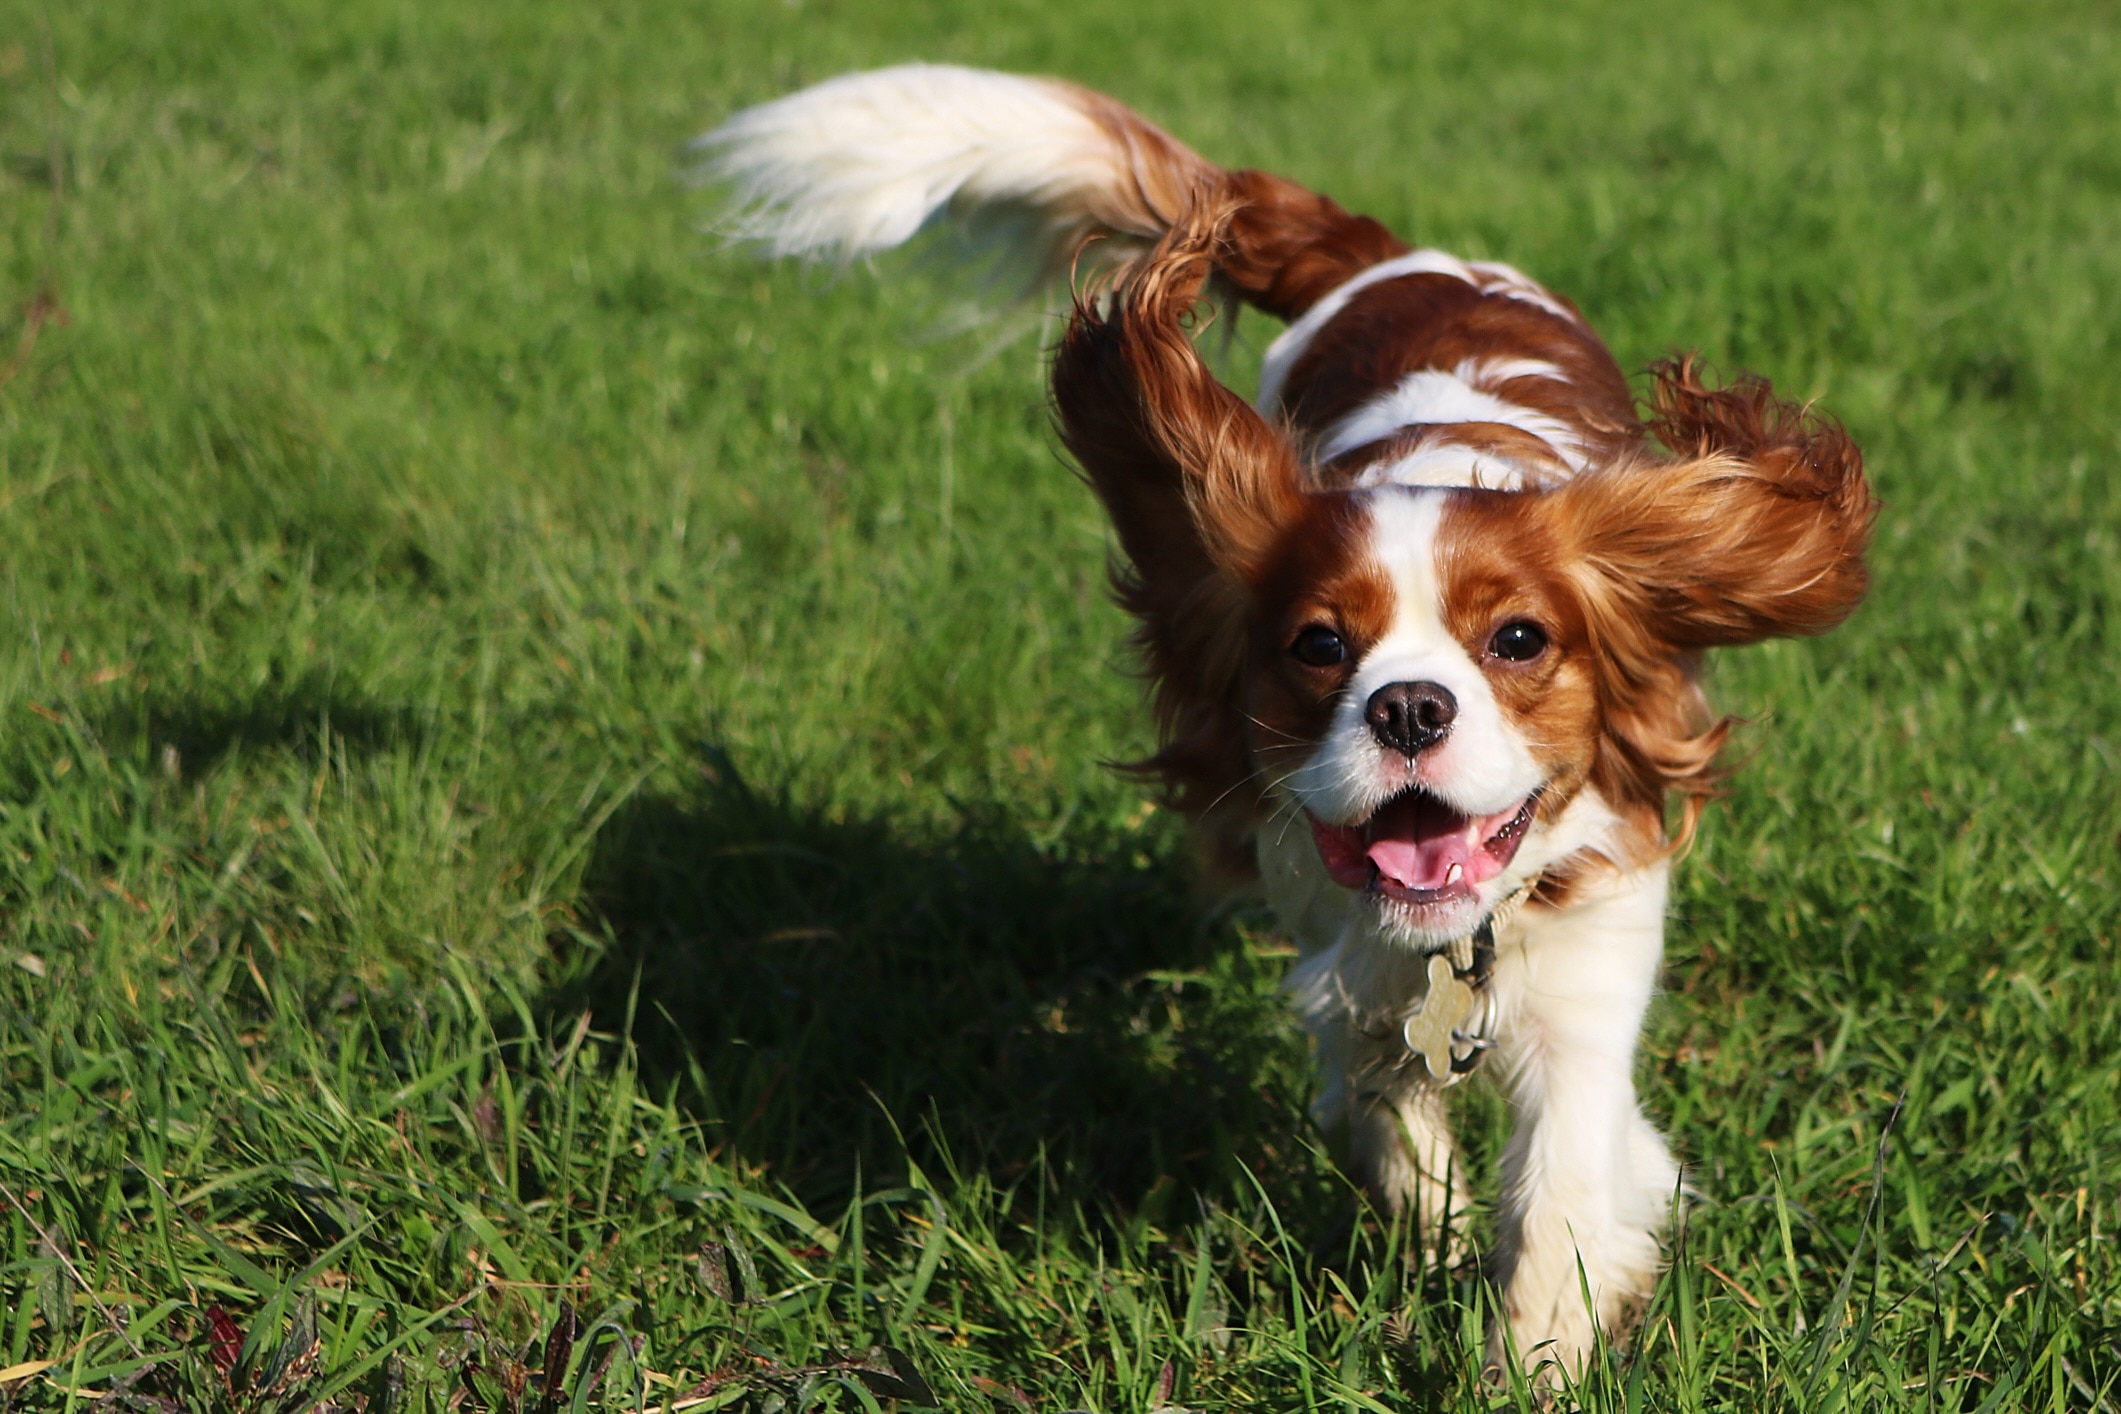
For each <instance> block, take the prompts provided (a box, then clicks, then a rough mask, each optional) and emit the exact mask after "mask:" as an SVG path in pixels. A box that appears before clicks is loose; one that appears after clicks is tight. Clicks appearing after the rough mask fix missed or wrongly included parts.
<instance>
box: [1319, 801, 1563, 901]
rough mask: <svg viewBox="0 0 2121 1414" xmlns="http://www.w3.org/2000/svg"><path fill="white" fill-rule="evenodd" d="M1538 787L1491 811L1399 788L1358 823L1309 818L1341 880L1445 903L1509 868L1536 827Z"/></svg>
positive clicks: (1352, 885)
mask: <svg viewBox="0 0 2121 1414" xmlns="http://www.w3.org/2000/svg"><path fill="white" fill-rule="evenodd" d="M1538 804H1539V792H1538V791H1536V790H1535V791H1533V792H1532V793H1531V794H1530V795H1528V796H1526V797H1525V798H1524V799H1523V800H1521V801H1519V802H1518V803H1517V804H1515V805H1513V806H1511V807H1509V808H1508V809H1507V810H1502V811H1498V812H1497V813H1495V814H1493V815H1482V816H1477V817H1476V816H1470V815H1461V814H1459V813H1458V812H1457V811H1456V810H1453V809H1452V808H1451V807H1450V806H1448V805H1446V804H1444V803H1443V802H1442V801H1441V800H1438V799H1437V798H1436V797H1435V796H1433V795H1430V794H1429V793H1428V792H1427V791H1425V790H1423V789H1422V788H1421V787H1419V786H1413V787H1410V788H1409V789H1407V790H1404V791H1401V792H1400V793H1399V794H1398V795H1395V796H1393V797H1392V798H1391V799H1390V800H1388V801H1386V802H1385V803H1384V804H1383V805H1382V806H1380V807H1379V808H1378V810H1377V813H1376V814H1374V815H1372V816H1371V817H1370V818H1369V819H1367V820H1365V821H1363V822H1362V823H1361V824H1359V825H1328V824H1326V823H1324V822H1323V821H1321V820H1320V819H1318V817H1317V816H1315V815H1314V816H1312V817H1310V818H1311V836H1312V838H1313V839H1314V840H1316V841H1317V843H1318V857H1319V858H1320V859H1322V860H1323V861H1325V866H1326V872H1327V873H1328V874H1331V875H1332V876H1333V882H1334V883H1336V884H1339V885H1341V886H1342V887H1343V888H1349V889H1362V890H1364V891H1366V892H1369V893H1375V894H1382V895H1383V896H1384V897H1386V898H1389V899H1397V900H1398V901H1400V902H1401V903H1416V904H1424V903H1447V902H1451V901H1453V900H1456V899H1461V898H1466V897H1470V896H1471V895H1472V893H1473V890H1474V888H1475V887H1476V886H1478V885H1480V884H1484V883H1486V882H1487V881H1488V880H1490V879H1492V878H1494V877H1495V876H1496V875H1497V874H1500V873H1501V872H1502V871H1503V870H1505V869H1507V868H1508V867H1509V865H1510V861H1511V860H1512V859H1514V858H1516V856H1517V847H1518V846H1519V845H1520V844H1522V843H1524V837H1525V832H1526V831H1527V830H1529V829H1531V827H1532V811H1533V808H1534V807H1535V806H1537V805H1538Z"/></svg>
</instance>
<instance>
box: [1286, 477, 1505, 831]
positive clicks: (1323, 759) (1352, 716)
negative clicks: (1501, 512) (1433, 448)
mask: <svg viewBox="0 0 2121 1414" xmlns="http://www.w3.org/2000/svg"><path fill="white" fill-rule="evenodd" d="M1364 500H1365V502H1366V503H1367V504H1366V509H1367V511H1368V514H1369V528H1368V536H1367V541H1368V544H1367V549H1368V552H1369V558H1370V559H1371V561H1372V562H1373V563H1375V564H1376V565H1377V566H1378V567H1379V568H1380V569H1382V570H1383V571H1384V572H1385V575H1386V577H1387V579H1388V580H1389V581H1390V583H1391V586H1392V611H1391V619H1390V624H1389V627H1388V628H1387V629H1386V631H1385V633H1384V634H1383V635H1382V636H1381V637H1380V638H1379V639H1378V640H1377V642H1376V643H1374V644H1372V645H1370V648H1369V650H1368V651H1367V652H1366V653H1364V654H1363V657H1362V661H1361V662H1360V663H1358V664H1357V665H1356V669H1355V674H1354V676H1353V677H1352V678H1350V679H1349V681H1348V686H1347V688H1346V690H1345V692H1344V693H1343V695H1342V697H1341V701H1340V704H1339V705H1338V706H1337V707H1336V708H1335V709H1334V713H1333V723H1332V726H1331V727H1330V728H1328V730H1327V732H1326V737H1325V740H1324V741H1323V742H1321V743H1320V745H1319V749H1318V750H1317V752H1315V753H1314V754H1313V756H1312V758H1311V760H1310V761H1309V762H1307V763H1306V764H1305V765H1304V766H1303V768H1302V769H1300V770H1299V771H1298V772H1297V773H1296V775H1295V776H1294V777H1293V778H1292V779H1291V781H1290V784H1291V786H1292V787H1293V788H1294V789H1295V792H1296V794H1297V795H1298V797H1299V798H1300V799H1302V801H1303V803H1304V804H1305V805H1306V806H1307V807H1308V808H1309V809H1310V810H1311V813H1312V814H1314V815H1316V816H1317V817H1318V818H1319V819H1321V820H1323V821H1326V822H1327V823H1330V824H1353V823H1358V822H1360V821H1362V820H1366V819H1368V818H1369V817H1370V815H1371V814H1373V813H1374V812H1375V811H1376V810H1377V808H1378V807H1379V806H1381V805H1383V804H1384V803H1385V801H1387V800H1389V799H1390V798H1391V797H1392V796H1394V795H1396V794H1398V793H1399V792H1400V791H1402V790H1404V789H1405V788H1406V787H1407V786H1409V785H1412V784H1417V783H1418V784H1420V785H1421V786H1422V787H1423V788H1424V789H1425V790H1427V791H1428V792H1430V793H1431V794H1432V795H1435V796H1437V797H1439V798H1440V799H1442V800H1443V801H1445V802H1446V803H1447V804H1449V805H1451V806H1452V807H1453V808H1454V809H1457V810H1459V811H1461V812H1462V813H1464V814H1466V815H1469V816H1482V815H1491V814H1493V813H1495V812H1497V811H1500V810H1504V809H1506V808H1508V807H1510V806H1513V805H1515V804H1516V803H1517V802H1519V801H1521V800H1523V799H1524V798H1525V796H1526V795H1528V794H1530V793H1531V792H1532V791H1533V790H1535V789H1536V788H1537V787H1538V786H1539V785H1540V783H1541V780H1542V775H1541V772H1540V768H1539V763H1538V762H1537V761H1536V760H1534V759H1533V757H1532V754H1531V752H1530V751H1529V750H1528V749H1527V747H1526V745H1525V742H1524V740H1523V737H1522V736H1521V734H1520V733H1519V732H1518V730H1517V729H1516V728H1515V727H1514V726H1513V725H1511V723H1510V721H1509V720H1508V718H1507V717H1505V715H1504V714H1503V711H1502V707H1501V704H1499V703H1498V702H1497V701H1496V700H1495V694H1494V693H1493V692H1492V691H1490V689H1489V687H1488V683H1487V678H1486V676H1485V675H1484V674H1483V673H1482V671H1481V668H1480V664H1479V663H1478V662H1477V661H1476V660H1475V658H1474V656H1473V654H1472V653H1471V652H1469V651H1468V650H1467V648H1466V646H1465V645H1464V644H1462V643H1460V642H1458V640H1457V639H1456V638H1454V637H1453V636H1452V633H1451V630H1450V626H1449V624H1448V623H1447V621H1446V619H1445V614H1444V594H1445V593H1446V585H1445V582H1444V579H1443V576H1442V574H1441V573H1440V569H1439V566H1438V563H1437V549H1438V543H1439V540H1440V538H1441V532H1442V528H1443V520H1444V514H1445V510H1446V507H1447V505H1448V501H1449V493H1448V492H1445V491H1439V490H1434V489H1427V488H1423V489H1410V488H1406V487H1397V486H1394V487H1381V488H1379V489H1377V490H1374V491H1370V492H1367V493H1364ZM1399 682H1407V683H1416V682H1426V683H1435V684H1436V685H1438V686H1440V687H1442V688H1443V689H1445V690H1446V691H1448V692H1449V693H1450V694H1451V696H1452V697H1453V698H1454V699H1456V701H1457V703H1458V714H1457V717H1456V719H1455V720H1454V721H1453V722H1452V724H1451V730H1450V734H1449V735H1448V736H1447V737H1446V738H1445V739H1444V740H1443V741H1442V742H1440V743H1439V744H1437V745H1435V746H1433V747H1430V748H1429V749H1428V750H1426V751H1424V752H1422V753H1421V755H1420V757H1419V758H1418V761H1417V762H1416V763H1413V764H1412V765H1411V766H1410V764H1409V762H1408V760H1407V758H1406V757H1405V756H1404V755H1401V754H1400V753H1398V752H1394V751H1391V750H1389V749H1388V748H1386V747H1384V746H1383V745H1382V744H1381V743H1379V741H1378V740H1377V738H1376V737H1375V736H1374V735H1373V734H1372V733H1371V731H1370V726H1369V723H1368V721H1367V720H1366V718H1365V709H1366V707H1367V706H1368V704H1369V701H1370V696H1371V694H1373V693H1375V692H1376V691H1377V690H1378V689H1379V688H1381V687H1385V686H1388V685H1390V684H1392V683H1399Z"/></svg>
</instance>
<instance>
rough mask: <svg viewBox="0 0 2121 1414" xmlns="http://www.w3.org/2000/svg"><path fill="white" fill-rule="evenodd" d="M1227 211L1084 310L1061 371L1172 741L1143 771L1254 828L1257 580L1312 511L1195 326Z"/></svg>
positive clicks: (1193, 226)
mask: <svg viewBox="0 0 2121 1414" xmlns="http://www.w3.org/2000/svg"><path fill="white" fill-rule="evenodd" d="M1226 214H1227V213H1226V210H1225V209H1223V208H1219V207H1217V206H1214V205H1211V204H1208V203H1202V204H1201V205H1200V206H1199V207H1197V208H1196V209H1195V211H1194V212H1193V213H1192V214H1191V215H1190V216H1189V219H1188V220H1187V221H1185V222H1184V223H1182V224H1181V225H1179V226H1177V227H1174V228H1173V230H1172V231H1171V232H1170V234H1169V235H1167V236H1166V237H1165V238H1164V240H1163V241H1162V242H1161V243H1160V244H1159V245H1158V247H1157V248H1156V250H1155V252H1154V253H1153V254H1152V255H1151V256H1150V257H1149V258H1148V259H1147V260H1146V261H1144V262H1143V263H1142V265H1141V266H1140V267H1139V268H1138V269H1137V270H1136V271H1135V272H1134V273H1133V274H1132V275H1131V276H1129V277H1128V278H1127V279H1126V280H1125V282H1124V285H1123V288H1122V289H1121V291H1120V292H1119V293H1118V294H1116V295H1115V296H1114V297H1113V304H1112V309H1111V311H1110V313H1109V314H1106V313H1101V312H1100V311H1099V310H1098V309H1097V308H1096V307H1095V306H1094V305H1093V304H1092V303H1090V302H1088V301H1086V300H1078V301H1077V303H1076V306H1075V312H1074V317H1073V318H1072V320H1071V321H1070V323H1069V326H1068V332H1067V334H1066V336H1065V337H1064V338H1063V339H1062V341H1061V345H1060V349H1059V351H1058V352H1057V354H1056V355H1055V358H1054V364H1053V402H1054V408H1055V410H1056V412H1057V414H1058V416H1059V419H1060V425H1061V434H1062V437H1063V439H1064V440H1065V441H1066V443H1067V445H1068V450H1069V451H1070V452H1071V453H1073V454H1074V456H1075V458H1076V461H1077V462H1078V463H1079V464H1080V465H1081V466H1082V468H1083V472H1084V474H1085V476H1086V477H1087V478H1088V479H1089V482H1090V484H1091V486H1092V488H1093V489H1095V490H1096V492H1097V493H1098V495H1099V497H1100V498H1101V499H1102V500H1103V501H1104V503H1105V507H1106V509H1107V510H1108V511H1109V512H1110V513H1111V516H1112V524H1113V527H1114V529H1115V530H1116V531H1117V533H1118V536H1119V543H1120V549H1121V551H1122V553H1123V554H1124V556H1125V564H1124V565H1115V566H1114V568H1113V588H1114V592H1115V593H1116V594H1117V596H1118V598H1119V601H1120V603H1121V604H1122V605H1123V606H1124V607H1125V608H1126V609H1127V611H1128V612H1129V613H1131V614H1133V615H1134V616H1135V618H1136V619H1138V620H1139V621H1140V625H1141V626H1140V629H1139V631H1138V634H1137V641H1138V643H1139V644H1140V647H1141V650H1142V653H1143V657H1144V659H1145V661H1146V665H1147V667H1148V670H1149V675H1150V677H1151V679H1152V681H1153V683H1154V685H1155V686H1154V700H1155V707H1156V716H1157V723H1158V726H1159V727H1160V728H1161V737H1162V747H1161V749H1160V750H1159V751H1158V752H1157V754H1156V755H1155V756H1154V757H1153V758H1151V759H1150V760H1149V761H1148V762H1146V763H1143V764H1144V766H1145V767H1146V768H1147V769H1149V770H1151V771H1152V772H1154V773H1156V774H1158V775H1160V776H1161V777H1162V778H1163V779H1164V781H1165V782H1166V784H1167V785H1168V786H1169V787H1170V789H1171V792H1172V794H1173V796H1174V798H1175V800H1176V802H1177V803H1178V804H1179V805H1180V807H1181V808H1183V809H1185V810H1187V811H1188V812H1189V813H1191V814H1193V815H1195V816H1197V817H1207V816H1209V815H1211V814H1212V813H1214V812H1215V811H1216V810H1217V808H1218V807H1224V808H1225V812H1226V814H1227V815H1228V816H1229V817H1230V829H1231V830H1232V831H1234V832H1238V833H1241V832H1242V830H1243V829H1244V828H1246V827H1248V826H1249V824H1250V818H1249V813H1248V809H1247V807H1249V805H1250V804H1251V803H1252V802H1251V801H1250V800H1241V799H1233V796H1237V795H1240V794H1241V791H1240V788H1241V787H1242V786H1243V785H1244V784H1245V783H1246V781H1247V779H1248V778H1249V777H1250V775H1251V767H1250V765H1249V756H1250V752H1249V750H1248V749H1247V731H1246V722H1245V716H1244V712H1243V707H1242V699H1243V692H1242V687H1241V679H1242V675H1243V672H1244V669H1245V666H1246V656H1247V655H1246V647H1247V642H1248V628H1249V616H1250V612H1251V598H1252V590H1253V586H1254V585H1256V584H1257V583H1258V582H1259V581H1260V580H1261V579H1263V578H1264V576H1265V574H1266V572H1267V569H1268V562H1269V557H1270V555H1271V554H1272V552H1273V550H1274V548H1275V546H1276V545H1277V543H1278V542H1279V540H1280V538H1281V535H1282V532H1283V531H1284V530H1285V529H1286V528H1287V527H1289V526H1291V525H1293V524H1295V523H1297V522H1299V521H1301V520H1303V519H1304V518H1305V517H1304V512H1305V510H1306V504H1305V499H1304V496H1303V492H1302V481H1301V473H1300V471H1299V469H1298V466H1297V462H1296V457H1295V453H1294V451H1293V450H1292V449H1291V448H1290V446H1289V444H1288V442H1287V441H1286V440H1285V439H1284V438H1283V437H1282V436H1281V435H1280V433H1278V432H1277V431H1276V430H1275V429H1274V428H1272V427H1270V426H1268V425H1267V423H1266V422H1265V421H1264V420H1263V419H1261V418H1260V416H1259V415H1258V414H1257V413H1255V412H1254V411H1253V410H1252V409H1251V408H1250V407H1249V406H1248V405H1247V404H1246V403H1245V402H1244V401H1243V400H1242V399H1240V398H1239V397H1238V396H1237V395H1236V394H1234V393H1232V392H1231V391H1230V390H1229V389H1227V388H1225V387H1223V386H1222V384H1220V383H1218V382H1217V381H1216V380H1215V377H1214V375H1213V374H1211V373H1210V372H1209V371H1208V369H1207V366H1206V365H1205V364H1203V363H1202V362H1201V360H1200V356H1199V354H1198V353H1197V352H1196V351H1195V350H1194V347H1193V343H1192V339H1191V337H1190V336H1189V334H1188V331H1187V329H1186V327H1185V326H1186V324H1187V322H1188V320H1189V319H1190V316H1191V315H1192V313H1193V310H1194V307H1195V305H1196V304H1197V302H1198V301H1199V298H1200V294H1201V289H1202V286H1203V284H1204V283H1205V282H1206V280H1207V277H1208V274H1209V271H1210V269H1211V259H1212V252H1213V251H1214V250H1215V249H1216V247H1217V243H1218V241H1219V239H1220V238H1221V235H1222V231H1223V221H1222V218H1223V217H1224V216H1225V215H1226Z"/></svg>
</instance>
